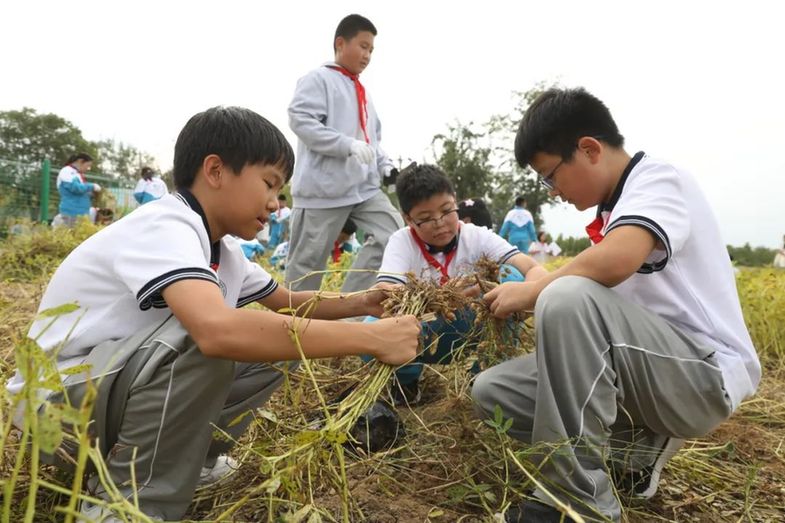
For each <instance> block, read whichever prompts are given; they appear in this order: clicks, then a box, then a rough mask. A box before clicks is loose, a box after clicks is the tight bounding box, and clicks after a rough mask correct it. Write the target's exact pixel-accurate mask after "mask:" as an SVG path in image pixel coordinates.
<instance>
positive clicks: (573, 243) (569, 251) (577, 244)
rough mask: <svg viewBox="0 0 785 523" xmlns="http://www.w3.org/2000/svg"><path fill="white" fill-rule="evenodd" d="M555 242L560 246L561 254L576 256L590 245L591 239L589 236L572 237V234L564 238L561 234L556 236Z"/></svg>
mask: <svg viewBox="0 0 785 523" xmlns="http://www.w3.org/2000/svg"><path fill="white" fill-rule="evenodd" d="M556 243H557V244H558V245H559V247H561V250H562V252H561V254H562V256H576V255H577V254H580V253H581V252H582V251H584V250H586V249H588V248H589V247H590V246H591V240H590V239H589V238H586V237H583V238H574V237H572V236H567V237H566V238H565V237H564V236H563V235H561V234H560V235H559V237H558V238H556Z"/></svg>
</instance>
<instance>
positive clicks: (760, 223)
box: [0, 0, 785, 247]
mask: <svg viewBox="0 0 785 523" xmlns="http://www.w3.org/2000/svg"><path fill="white" fill-rule="evenodd" d="M777 5H778V3H777V2H758V1H746V2H733V3H729V2H722V1H715V2H686V1H684V0H682V1H679V2H670V1H659V2H630V1H626V2H602V1H595V2H585V1H577V2H557V1H547V0H540V1H538V2H524V1H508V2H501V1H494V0H482V1H473V2H448V3H444V2H438V3H437V2H425V1H423V0H420V1H408V0H397V1H388V2H370V1H365V2H358V1H346V2H342V1H321V2H319V1H310V0H309V1H303V0H300V1H297V0H294V1H291V0H290V1H286V0H279V1H277V2H269V1H268V2H262V1H258V0H257V1H256V2H238V1H230V0H223V1H221V2H217V1H213V2H202V1H190V2H184V1H183V2H175V1H161V0H158V1H147V0H138V1H134V2H129V1H119V0H118V1H101V2H86V1H79V0H75V1H74V0H71V1H67V2H66V1H57V2H55V1H47V2H41V1H33V0H27V1H24V2H22V1H12V0H11V1H6V2H3V4H2V6H0V21H2V25H3V31H0V63H2V75H3V79H2V83H0V110H9V109H20V108H21V107H23V106H29V107H33V108H35V109H37V110H38V111H40V112H53V113H56V114H58V115H61V116H63V117H65V118H67V119H69V120H71V121H72V122H73V123H74V124H76V125H77V126H78V127H79V128H80V129H81V130H82V132H83V133H84V135H85V137H86V138H88V139H91V140H97V139H102V138H114V139H115V140H119V141H123V142H126V143H130V144H132V145H134V146H136V147H137V148H139V149H142V150H145V151H148V152H150V153H151V154H153V155H154V156H155V157H156V158H157V159H158V163H159V165H158V167H160V168H161V169H162V170H166V169H168V168H169V167H170V166H171V162H172V149H173V146H174V141H175V139H176V137H177V134H178V132H179V131H180V129H181V128H182V126H183V125H184V124H185V122H186V121H187V120H188V118H189V117H190V116H191V115H193V114H194V113H196V112H198V111H201V110H204V109H205V108H207V107H210V106H213V105H242V106H246V107H249V108H251V109H254V110H256V111H257V112H259V113H261V114H262V115H264V116H265V117H267V118H269V119H270V120H272V121H273V122H274V123H275V124H277V125H278V126H279V127H280V128H281V129H282V130H284V132H285V133H286V135H287V137H289V139H290V140H291V141H292V144H293V145H294V144H295V138H294V135H293V134H292V133H291V131H289V129H288V125H287V116H286V107H287V105H288V103H289V101H290V99H291V95H292V92H293V89H294V86H295V82H296V81H297V79H298V78H299V77H300V76H302V75H304V74H305V73H306V72H308V71H309V70H310V69H312V68H314V67H316V66H318V65H319V64H320V63H322V62H324V61H326V60H329V59H331V58H332V46H331V42H332V36H333V33H334V31H335V25H336V24H337V23H338V21H339V20H340V19H341V18H342V17H343V16H345V15H346V14H349V13H352V12H358V13H360V14H363V15H365V16H368V17H369V18H370V19H371V20H372V21H373V22H374V23H375V24H376V26H377V28H378V30H379V34H378V36H377V38H376V51H375V52H374V55H373V60H372V62H371V65H370V66H369V68H368V69H367V70H366V72H365V73H364V74H363V76H362V81H363V83H364V84H365V85H366V87H367V88H368V91H369V93H370V95H371V97H372V98H373V100H374V103H375V104H376V106H377V110H378V112H379V114H380V117H381V120H382V123H383V126H384V127H383V140H382V145H383V146H384V148H385V150H386V151H387V152H388V153H389V154H390V155H391V156H393V157H396V158H397V157H398V156H400V157H403V158H404V159H406V158H413V159H415V160H418V161H422V160H429V159H432V153H431V151H430V142H431V139H432V137H433V135H434V134H436V133H438V132H441V131H444V130H445V128H446V125H447V124H448V123H449V122H452V121H455V120H460V121H464V122H468V121H475V122H482V121H484V120H486V119H487V118H488V117H489V116H491V115H493V114H498V113H507V112H510V111H511V109H512V106H513V98H512V92H513V91H516V90H517V91H524V90H527V89H529V88H531V87H533V86H534V85H535V84H536V83H538V82H541V81H546V82H554V81H559V82H560V83H561V84H562V85H566V86H578V85H582V86H584V87H586V88H587V89H588V90H590V91H591V92H593V93H594V94H596V95H597V96H599V97H600V98H601V99H603V100H604V101H605V102H606V104H607V105H608V106H609V107H610V109H611V112H612V113H613V115H614V117H615V119H616V121H617V123H618V125H619V127H620V129H621V131H622V133H623V134H624V135H625V137H626V140H627V150H628V152H630V153H634V152H635V151H638V150H645V151H646V152H647V153H649V154H651V155H655V156H659V157H662V158H665V159H668V160H670V161H672V162H674V163H677V164H678V165H680V166H682V167H685V168H687V169H689V170H691V171H692V172H693V173H694V174H695V175H696V176H697V177H698V179H699V181H700V183H701V185H702V187H703V189H704V190H705V192H706V194H707V196H708V198H709V200H710V201H711V203H712V205H713V207H714V209H715V212H716V214H717V217H718V219H719V222H720V225H721V227H722V230H723V234H724V237H725V240H726V242H727V243H731V244H735V245H740V244H743V243H744V242H747V241H749V242H750V243H751V244H753V245H766V246H769V247H774V246H777V245H778V244H779V243H780V242H781V241H782V237H783V234H785V206H783V199H784V197H785V180H784V177H785V102H783V97H784V96H785V77H784V76H785V75H783V70H784V69H785V68H783V65H782V64H783V61H784V60H785V58H784V57H783V51H785V28H784V27H783V15H782V8H779V7H776V6H777ZM545 219H546V224H545V225H546V228H547V229H548V230H549V231H550V232H551V233H553V234H554V235H556V234H559V233H564V234H566V235H583V234H584V233H583V230H582V229H583V225H585V224H586V223H588V222H589V221H591V219H590V216H589V215H588V214H587V213H584V215H580V214H579V213H577V211H575V210H574V209H573V208H572V207H567V206H566V205H558V206H555V207H554V208H552V209H549V210H547V211H546V212H545Z"/></svg>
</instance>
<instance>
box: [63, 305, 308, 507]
mask: <svg viewBox="0 0 785 523" xmlns="http://www.w3.org/2000/svg"><path fill="white" fill-rule="evenodd" d="M85 363H87V364H90V365H92V371H91V375H92V376H94V378H93V382H94V383H95V384H96V385H97V386H98V395H97V398H96V402H95V405H94V409H93V425H92V431H93V435H94V436H95V437H97V438H98V441H99V443H100V446H101V451H102V453H103V455H104V458H105V459H106V464H107V467H108V469H109V473H110V475H111V477H112V479H113V480H114V482H115V484H116V485H118V486H120V485H123V484H126V483H129V484H130V480H131V474H130V470H131V469H130V467H131V466H132V464H133V466H134V467H135V473H136V482H137V489H138V498H139V506H140V509H141V510H142V511H143V512H144V513H145V514H147V515H149V516H151V517H159V518H164V519H165V520H180V519H181V518H182V517H183V515H184V514H185V512H186V510H187V509H188V505H189V504H190V503H191V499H192V498H193V495H194V491H195V489H196V484H197V482H198V480H199V475H200V472H201V469H202V467H203V466H205V465H206V464H207V465H212V464H213V463H215V459H216V458H217V457H218V456H219V455H220V454H223V453H225V452H226V451H227V450H229V449H230V448H231V447H232V446H233V442H232V441H231V440H227V439H226V438H225V437H222V436H220V435H218V434H217V433H215V432H216V429H215V427H219V428H220V429H222V430H223V431H224V432H226V433H228V434H229V435H230V436H231V438H233V439H237V438H239V437H240V436H241V435H242V433H243V432H244V431H245V429H246V428H247V427H248V425H249V424H250V422H251V421H252V418H253V417H252V416H251V415H246V416H245V417H244V418H243V419H242V421H241V422H239V423H235V424H233V425H232V426H231V427H230V426H229V425H230V423H231V422H232V421H233V420H235V419H236V418H237V417H238V416H240V415H241V414H243V413H246V412H248V411H249V410H252V409H254V408H256V407H259V406H260V405H262V404H263V403H264V402H266V401H267V400H268V399H269V398H270V395H271V394H272V393H273V392H274V391H275V390H276V389H277V388H278V387H279V386H280V385H281V384H282V383H283V379H284V377H283V373H282V372H281V371H280V370H278V369H277V368H275V367H273V366H271V365H268V364H264V363H236V362H234V361H231V360H223V359H215V358H207V357H205V356H204V355H203V354H202V353H201V351H200V350H199V348H198V347H197V346H196V345H195V344H194V341H193V340H192V339H191V337H190V336H189V335H188V333H187V332H186V331H185V329H184V328H183V326H182V325H181V324H180V322H178V321H177V319H176V318H174V316H170V317H169V319H168V320H166V321H165V322H163V323H162V324H160V325H156V326H155V327H154V328H151V329H147V330H146V331H142V332H140V333H138V334H136V335H134V336H131V337H129V338H126V339H123V340H117V341H108V342H105V343H102V344H100V345H98V346H96V347H95V348H94V349H93V350H92V351H91V353H90V354H89V355H88V357H87V360H86V361H85ZM293 365H294V364H292V366H293ZM99 376H100V377H99ZM85 379H86V376H85V375H84V374H80V375H74V376H69V377H68V379H66V380H65V383H64V384H65V386H66V394H68V397H69V399H70V400H71V402H72V403H75V404H76V405H78V404H79V402H80V401H81V399H82V398H83V396H84V394H85V391H86V390H87V386H86V381H85ZM50 400H51V401H58V398H57V397H52V398H50ZM59 400H60V401H62V397H61V398H59ZM214 433H215V434H214ZM134 449H136V458H135V460H134V459H133V451H134ZM65 450H66V451H68V450H69V449H65ZM71 452H73V449H71ZM120 491H121V492H122V493H124V494H127V495H130V494H131V488H130V485H126V486H124V487H120ZM96 494H97V495H99V496H100V492H97V493H96Z"/></svg>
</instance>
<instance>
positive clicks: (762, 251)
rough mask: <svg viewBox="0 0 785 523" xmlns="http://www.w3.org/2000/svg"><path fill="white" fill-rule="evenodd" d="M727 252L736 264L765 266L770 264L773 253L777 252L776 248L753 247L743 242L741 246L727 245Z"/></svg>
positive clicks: (772, 259)
mask: <svg viewBox="0 0 785 523" xmlns="http://www.w3.org/2000/svg"><path fill="white" fill-rule="evenodd" d="M728 254H729V255H730V257H731V259H732V260H733V262H734V263H735V264H736V265H742V266H744V267H766V266H771V264H772V262H773V261H774V255H775V254H777V249H768V248H766V247H755V248H753V247H751V246H750V244H749V243H745V244H744V245H743V246H741V247H734V246H732V245H728Z"/></svg>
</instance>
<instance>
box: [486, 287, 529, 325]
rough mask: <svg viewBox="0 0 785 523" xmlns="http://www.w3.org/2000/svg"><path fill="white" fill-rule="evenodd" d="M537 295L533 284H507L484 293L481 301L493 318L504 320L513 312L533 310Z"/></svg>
mask: <svg viewBox="0 0 785 523" xmlns="http://www.w3.org/2000/svg"><path fill="white" fill-rule="evenodd" d="M539 294H540V289H539V288H538V286H537V285H536V284H535V282H508V283H502V284H501V285H499V286H498V287H496V288H495V289H493V290H491V291H489V292H488V293H486V294H485V296H484V298H483V299H484V300H485V303H487V304H488V307H489V308H490V310H491V313H492V314H493V315H494V316H496V317H497V318H502V319H504V318H507V317H508V316H510V315H511V314H513V313H514V312H519V311H532V310H534V304H535V303H537V296H539Z"/></svg>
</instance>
